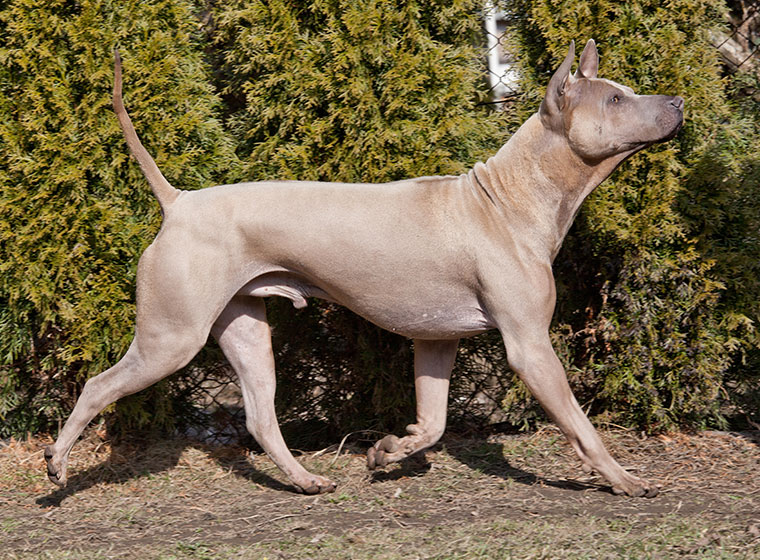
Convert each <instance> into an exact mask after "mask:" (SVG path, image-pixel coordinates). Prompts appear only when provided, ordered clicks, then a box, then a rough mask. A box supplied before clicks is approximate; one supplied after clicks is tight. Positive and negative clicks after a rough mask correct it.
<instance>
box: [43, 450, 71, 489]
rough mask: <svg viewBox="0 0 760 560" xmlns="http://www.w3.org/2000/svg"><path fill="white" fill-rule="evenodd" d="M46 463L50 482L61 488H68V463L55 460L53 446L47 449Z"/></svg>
mask: <svg viewBox="0 0 760 560" xmlns="http://www.w3.org/2000/svg"><path fill="white" fill-rule="evenodd" d="M45 462H46V463H47V473H48V478H49V479H50V482H52V483H53V484H55V485H56V486H60V487H61V488H65V486H66V482H67V480H66V463H65V462H64V461H61V460H60V459H56V458H55V452H54V451H53V448H52V446H51V445H48V446H47V447H45Z"/></svg>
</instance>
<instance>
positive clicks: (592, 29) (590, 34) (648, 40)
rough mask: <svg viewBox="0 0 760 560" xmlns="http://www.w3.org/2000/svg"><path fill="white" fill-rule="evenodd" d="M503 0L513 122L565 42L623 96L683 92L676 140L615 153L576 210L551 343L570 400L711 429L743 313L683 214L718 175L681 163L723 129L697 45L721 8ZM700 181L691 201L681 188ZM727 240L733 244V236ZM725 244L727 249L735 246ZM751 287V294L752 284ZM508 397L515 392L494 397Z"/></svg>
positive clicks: (613, 414) (650, 422)
mask: <svg viewBox="0 0 760 560" xmlns="http://www.w3.org/2000/svg"><path fill="white" fill-rule="evenodd" d="M504 5H505V7H506V8H507V9H508V10H509V11H510V13H512V14H513V15H514V19H515V29H514V40H515V44H516V45H517V46H518V47H517V48H518V49H519V52H520V53H521V54H522V55H523V56H522V58H521V59H520V72H521V76H522V81H521V87H522V88H523V91H524V96H523V98H522V99H521V100H520V102H519V104H518V111H517V112H518V114H519V115H520V116H521V117H522V116H524V115H525V114H526V113H527V112H528V111H532V110H533V109H534V108H535V106H536V105H537V104H538V101H539V100H540V98H541V96H542V95H543V91H544V89H545V84H546V81H547V79H548V77H549V75H550V72H551V71H552V69H553V68H554V67H556V65H557V64H558V63H559V61H561V60H562V58H563V56H564V54H565V53H566V49H567V45H568V44H569V42H570V40H571V39H575V40H576V42H580V43H581V44H582V43H583V42H585V41H586V40H587V39H588V38H594V39H596V40H597V42H598V44H599V49H600V55H601V63H600V76H602V77H604V78H609V79H612V80H615V81H618V82H620V83H623V84H626V85H629V86H631V87H632V88H633V89H634V90H635V91H636V92H637V93H642V94H657V93H665V94H679V95H682V96H683V97H684V98H685V99H686V124H685V127H684V129H683V130H682V131H681V132H680V133H679V135H678V136H677V138H676V139H675V140H672V141H670V142H668V143H666V144H663V145H658V146H655V147H652V148H649V149H647V150H645V151H644V152H641V153H639V154H637V155H636V156H634V157H633V158H631V159H630V160H628V161H627V162H626V163H625V164H623V166H622V167H621V168H620V169H619V170H618V171H617V172H616V173H615V174H613V176H612V177H611V178H610V179H608V180H607V181H606V182H605V183H603V184H602V185H601V186H600V187H599V188H598V189H597V190H596V191H595V192H594V193H593V194H592V195H591V196H590V197H589V200H588V201H587V202H586V204H585V205H584V207H583V210H582V212H581V215H580V216H579V218H578V220H577V223H576V225H575V227H574V228H573V231H572V232H571V235H570V236H569V238H568V239H567V241H566V243H565V246H564V249H563V251H562V253H561V254H560V255H559V256H558V259H557V262H556V263H555V271H556V275H557V277H558V280H559V282H560V286H559V298H558V309H557V319H558V323H559V325H558V327H557V328H556V329H555V331H554V338H555V341H556V345H557V346H558V347H559V349H560V350H561V354H562V357H563V359H564V361H565V363H566V365H567V366H568V369H569V371H570V374H571V379H572V381H573V382H574V384H575V387H576V391H577V392H578V393H579V400H580V401H581V402H582V403H585V404H584V408H589V409H590V410H591V412H592V413H593V414H596V415H599V416H600V418H601V419H606V420H610V421H614V422H618V423H624V424H627V425H635V426H638V427H642V428H644V427H646V428H649V429H664V428H669V427H672V426H675V425H678V424H680V425H692V426H700V425H704V424H705V423H713V424H715V423H718V424H720V423H721V422H723V420H724V419H723V415H722V412H723V411H722V410H721V409H720V406H721V404H722V402H723V401H722V397H723V396H724V395H726V394H728V393H727V379H728V378H727V377H726V376H727V375H728V372H729V371H730V370H731V368H732V367H733V364H735V363H736V361H737V360H740V359H741V354H740V353H739V350H740V349H744V350H747V349H749V348H751V346H752V344H753V342H752V340H753V337H754V333H753V332H752V330H753V329H752V322H751V320H750V319H749V317H748V315H750V316H751V315H752V313H753V312H752V310H751V309H749V308H747V307H746V306H741V307H737V305H735V303H736V298H733V297H732V296H730V295H729V294H730V292H731V291H732V290H734V289H735V288H737V287H738V286H736V285H735V284H732V281H733V278H732V272H730V270H729V269H730V266H727V265H726V262H727V259H725V258H724V259H721V261H722V262H718V258H717V256H718V255H717V251H715V250H708V248H709V247H708V246H709V245H711V244H712V243H713V242H712V241H709V240H707V239H706V238H704V235H703V232H701V231H699V229H698V227H695V226H696V222H695V221H693V220H691V219H689V216H688V215H689V214H695V213H697V214H700V213H701V211H698V212H695V210H694V207H695V205H700V206H701V205H704V204H705V199H710V200H711V201H712V202H711V203H710V204H711V205H713V206H714V205H715V204H716V199H717V198H718V197H725V193H723V191H722V189H724V187H723V186H722V185H721V184H720V182H721V181H722V180H723V179H728V178H729V177H730V174H729V173H727V174H726V175H724V176H722V177H716V176H713V177H712V178H709V179H708V178H707V176H706V175H705V174H704V173H703V172H704V171H706V170H705V169H702V171H699V168H698V167H695V166H697V165H699V164H698V162H700V161H704V157H705V154H706V153H708V152H709V151H711V150H713V151H714V150H715V149H718V148H716V142H717V140H718V136H721V135H723V134H725V130H726V127H731V126H733V124H732V119H734V114H733V113H732V112H731V111H730V106H729V104H728V102H727V99H726V92H725V87H724V83H723V80H722V79H721V77H720V74H719V65H718V53H717V51H716V49H715V48H714V47H713V46H712V45H711V44H710V42H709V40H708V39H709V34H710V32H711V30H713V29H715V28H716V27H717V26H719V25H721V24H722V23H721V22H722V19H721V15H722V13H723V10H724V5H723V3H722V2H720V1H716V0H674V1H671V2H665V3H663V2H655V1H650V0H635V1H631V2H612V1H605V0H589V1H580V2H572V3H568V2H550V1H546V0H516V1H511V2H505V3H504ZM729 135H730V133H729ZM718 150H719V151H720V150H722V148H719V149H718ZM721 153H723V155H724V156H725V155H726V152H725V150H724V151H722V152H721ZM695 173H696V175H697V176H696V177H695ZM702 181H707V184H705V183H702V188H701V195H700V197H699V198H696V197H695V194H696V192H695V191H696V189H695V188H693V185H694V183H695V182H702ZM707 185H709V188H708V186H707ZM708 191H709V192H708ZM719 206H720V204H719ZM724 210H725V208H724ZM703 217H704V216H703ZM745 225H746V224H745ZM755 227H757V222H755ZM742 235H746V232H745V233H744V234H742ZM700 236H702V239H701V241H700ZM738 236H739V235H738V234H737V238H734V239H733V241H735V242H737V243H741V241H740V239H738ZM708 237H709V235H708ZM712 246H713V249H714V248H715V246H714V244H713V245H712ZM733 251H734V255H735V256H736V255H738V253H740V252H741V247H740V246H735V247H734V249H733ZM755 270H756V267H755ZM735 273H736V271H734V272H733V274H734V275H735ZM753 289H754V290H755V292H754V297H757V296H758V292H757V287H756V284H755V287H754V288H753ZM731 301H733V302H734V303H731ZM756 309H757V308H756V307H755V311H754V318H755V319H756V318H757V313H756ZM521 399H522V393H521V392H520V391H519V390H518V391H515V392H513V393H511V394H510V396H509V397H508V399H507V403H508V405H515V404H517V403H519V402H522V401H521Z"/></svg>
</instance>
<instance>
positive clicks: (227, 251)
mask: <svg viewBox="0 0 760 560" xmlns="http://www.w3.org/2000/svg"><path fill="white" fill-rule="evenodd" d="M574 57H575V49H574V45H573V44H571V45H570V49H569V52H568V54H567V57H566V58H565V60H564V62H563V63H562V65H561V66H560V67H559V69H558V70H557V72H556V74H554V76H553V77H552V79H551V81H550V83H549V87H548V90H547V93H546V98H545V99H544V100H543V102H542V103H541V107H540V109H539V111H538V113H537V114H535V115H533V116H532V117H531V118H530V119H528V121H527V122H526V123H525V124H524V125H523V126H522V127H520V129H519V130H518V131H517V132H516V133H515V134H514V135H513V136H512V138H511V139H510V140H509V142H507V144H506V145H504V146H503V147H502V148H501V149H500V150H499V151H498V152H497V154H496V155H495V156H494V157H492V158H490V159H489V160H488V161H487V162H486V163H478V164H477V165H475V167H474V169H472V170H471V171H469V172H468V173H465V174H463V175H460V176H458V177H454V176H446V177H422V178H418V179H408V180H404V181H397V182H393V183H387V184H382V185H374V184H342V183H340V184H339V183H318V182H275V181H269V182H261V183H242V184H236V185H223V186H218V187H213V188H208V189H203V190H199V191H192V192H185V191H180V190H177V189H175V188H174V187H172V186H171V185H170V184H169V183H168V182H167V181H166V179H165V178H164V177H163V175H162V174H161V172H160V171H159V169H158V167H157V166H156V164H155V162H154V161H153V159H152V158H151V157H150V155H149V154H148V152H147V151H146V150H145V148H143V146H142V144H141V143H140V141H139V139H138V138H137V135H136V133H135V130H134V128H133V126H132V123H131V122H130V119H129V116H128V115H127V113H126V111H125V109H124V105H123V104H122V100H121V64H120V61H119V58H118V54H117V59H116V69H115V72H116V74H115V83H114V108H115V110H116V114H117V116H118V118H119V122H120V124H121V126H122V129H123V131H124V135H125V137H126V140H127V143H128V145H129V148H130V150H131V152H132V154H133V155H134V157H135V158H136V159H137V161H138V163H139V164H140V166H141V167H142V170H143V172H144V173H145V176H146V178H147V179H148V181H149V182H150V185H151V187H152V189H153V192H154V194H155V195H156V198H157V199H158V201H159V203H160V204H161V208H162V210H163V213H164V223H163V227H162V228H161V231H160V232H159V234H158V236H157V237H156V239H155V241H154V242H153V244H152V245H151V246H150V247H148V248H147V249H146V251H145V252H144V253H143V255H142V257H141V258H140V263H139V267H138V273H137V325H136V328H135V337H134V340H133V342H132V345H131V346H130V348H129V350H128V351H127V353H126V355H125V356H124V357H123V358H122V359H121V360H120V361H119V362H118V363H117V364H116V365H115V366H113V367H112V368H110V369H108V370H107V371H105V372H103V373H101V374H100V375H98V376H96V377H94V378H92V379H90V380H89V381H88V382H87V384H86V385H85V387H84V390H83V392H82V395H81V397H80V398H79V401H78V402H77V404H76V407H75V408H74V411H73V412H72V414H71V417H70V418H69V419H68V421H67V422H66V425H65V426H64V428H63V430H62V431H61V433H60V435H59V437H58V440H57V441H56V442H55V444H53V445H51V446H50V447H48V448H47V449H46V452H45V456H46V458H47V462H48V473H49V476H50V479H51V480H52V481H53V482H54V483H56V484H59V485H61V486H62V485H64V484H65V483H66V465H67V460H68V456H69V452H70V451H71V447H72V446H73V445H74V442H75V441H76V439H77V438H78V437H79V435H80V433H81V432H82V430H83V429H84V427H85V426H86V425H87V423H88V422H90V420H91V419H92V418H93V417H94V416H95V415H96V414H98V413H99V412H100V411H101V410H102V409H103V408H104V407H105V406H107V405H108V404H110V403H112V402H114V401H115V400H117V399H118V398H120V397H123V396H125V395H129V394H131V393H134V392H136V391H140V390H141V389H143V388H145V387H148V386H149V385H151V384H153V383H155V382H156V381H158V380H159V379H162V378H163V377H166V376H167V375H169V374H171V373H172V372H174V371H176V370H177V369H179V368H181V367H182V366H184V365H185V364H187V363H188V362H189V361H190V359H191V358H192V357H193V356H194V355H195V354H196V353H197V352H198V350H199V349H200V348H201V347H202V346H203V345H204V344H205V342H206V339H207V337H208V335H209V333H212V334H213V335H214V336H215V337H216V339H217V340H218V341H219V344H220V346H221V347H222V350H223V351H224V353H225V355H226V356H227V358H228V359H229V361H230V363H231V364H232V366H233V367H234V369H235V371H236V372H237V374H238V376H239V378H240V385H241V388H242V392H243V398H244V401H245V409H246V414H247V426H248V429H249V430H250V432H251V433H252V434H253V436H254V437H255V438H256V440H257V441H258V442H259V443H260V444H261V446H262V447H263V448H264V450H265V451H266V452H267V454H268V455H269V456H270V457H271V458H272V460H273V461H274V462H275V463H276V464H277V466H278V467H279V468H280V469H282V471H283V472H284V473H285V474H286V475H287V476H288V477H289V478H290V480H291V481H292V482H293V483H294V484H295V485H296V486H297V487H298V488H299V489H300V490H302V491H304V492H307V493H316V492H330V491H332V490H334V489H335V484H334V483H332V482H331V481H329V480H327V479H325V478H323V477H321V476H318V475H314V474H311V473H309V472H308V471H307V470H305V469H304V468H303V467H302V466H301V465H300V464H299V463H298V462H297V461H296V460H295V459H294V458H293V456H292V455H291V453H290V451H289V450H288V448H287V447H286V445H285V442H284V441H283V439H282V435H281V434H280V429H279V426H278V424H277V419H276V417H275V410H274V393H275V371H274V361H273V355H272V346H271V340H270V330H269V325H268V323H267V320H266V314H265V308H264V301H263V299H262V298H263V297H267V296H275V295H276V296H282V297H286V298H290V299H291V300H292V301H293V303H294V305H295V306H296V307H301V306H304V305H306V298H308V297H320V298H324V299H328V300H331V301H334V302H337V303H340V304H342V305H345V306H346V307H348V308H349V309H351V310H353V311H355V312H356V313H358V314H359V315H361V316H362V317H364V318H366V319H368V320H369V321H372V322H373V323H375V324H376V325H379V326H381V327H383V328H385V329H388V330H391V331H393V332H396V333H399V334H402V335H404V336H407V337H410V338H413V339H414V350H415V357H414V366H415V385H416V394H417V422H416V423H415V424H412V425H411V426H409V427H408V428H407V430H408V432H409V435H407V436H406V437H403V438H400V439H399V438H397V437H395V436H388V437H386V438H384V439H383V440H381V441H379V442H377V443H376V444H375V446H374V447H372V448H371V449H369V451H368V453H367V462H368V465H369V467H370V468H375V467H376V466H384V465H386V464H388V463H391V462H394V461H399V460H401V459H403V458H405V457H408V456H409V455H411V454H413V453H416V452H417V451H420V450H422V449H425V448H426V447H429V446H430V445H432V444H434V443H435V442H436V441H437V440H438V439H439V438H440V436H441V434H442V433H443V431H444V427H445V425H446V404H447V396H448V387H449V376H450V374H451V369H452V367H453V364H454V357H455V354H456V350H457V342H458V340H459V339H460V338H462V337H467V336H472V335H475V334H478V333H482V332H484V331H486V330H488V329H493V328H496V329H499V331H500V332H501V334H502V336H503V339H504V344H505V345H506V350H507V356H508V359H509V364H510V367H512V368H513V369H514V371H516V372H517V373H518V375H519V376H520V378H521V379H522V380H523V381H524V382H525V384H526V385H527V386H528V387H529V389H530V390H531V391H532V393H533V394H534V395H535V397H536V398H537V399H538V400H539V402H540V403H541V405H542V406H543V407H544V409H545V410H546V411H547V413H548V414H549V415H550V416H551V418H552V419H553V420H554V421H555V422H556V423H557V424H558V425H559V427H560V428H561V429H562V432H563V433H564V434H565V435H566V436H567V438H568V439H569V441H570V443H571V444H572V446H573V448H574V449H575V451H576V452H577V453H578V456H579V457H580V459H581V461H582V462H583V465H584V469H585V470H591V469H595V470H596V471H598V472H599V473H600V474H601V475H602V476H604V477H605V478H606V479H607V480H608V481H609V482H610V483H611V484H612V488H613V490H614V491H615V492H616V493H623V492H624V493H626V494H629V495H631V496H642V495H646V496H653V495H655V494H656V493H657V488H656V487H655V486H653V485H651V484H649V483H648V482H646V481H644V480H641V479H639V478H636V477H634V476H632V475H630V474H628V473H627V472H626V471H625V470H623V469H622V468H621V467H620V465H618V463H617V462H615V460H614V459H613V458H612V457H611V456H610V455H609V453H608V452H607V450H606V449H605V448H604V446H603V444H602V442H601V440H600V439H599V436H598V435H597V433H596V431H595V430H594V428H593V426H592V425H591V423H590V422H589V420H588V419H587V418H586V416H585V414H584V413H583V411H582V410H581V408H580V407H579V406H578V403H577V402H576V400H575V398H574V397H573V395H572V393H571V392H570V388H569V386H568V383H567V380H566V377H565V372H564V370H563V368H562V365H561V364H560V362H559V360H558V359H557V357H556V356H555V354H554V351H553V350H552V347H551V344H550V342H549V323H550V321H551V318H552V312H553V309H554V303H555V287H554V279H553V277H552V261H553V259H554V257H555V255H556V254H557V252H558V251H559V248H560V245H561V244H562V241H563V239H564V237H565V235H566V233H567V231H568V229H569V228H570V225H571V223H572V221H573V219H574V217H575V215H576V213H577V211H578V208H579V207H580V205H581V203H582V202H583V200H584V198H585V197H586V196H587V195H588V194H589V193H590V192H591V191H592V190H593V189H594V188H595V187H596V186H597V185H598V184H599V183H601V182H602V181H603V180H604V179H605V178H606V177H607V176H608V175H609V174H610V173H611V172H612V171H613V170H614V169H615V168H616V167H617V166H618V165H620V163H621V162H622V161H623V160H624V159H626V158H627V157H629V156H630V155H631V154H633V153H635V152H637V151H638V150H641V149H642V148H645V147H647V146H649V145H651V144H653V143H655V142H661V141H664V140H667V139H669V138H672V137H673V136H674V135H675V133H676V132H677V131H678V130H679V129H680V127H681V123H682V120H683V112H682V109H683V99H682V98H680V97H670V96H660V95H652V96H649V95H648V96H638V95H635V94H634V93H633V91H631V90H630V89H629V88H627V87H625V86H621V85H618V84H616V83H614V82H610V81H606V80H601V79H598V78H597V77H596V74H597V67H598V55H597V51H596V46H595V44H594V42H593V41H589V42H588V44H587V45H586V48H585V49H584V51H583V54H582V55H581V58H580V66H579V68H578V70H577V71H576V73H575V74H574V75H571V74H570V68H571V65H572V63H573V60H574Z"/></svg>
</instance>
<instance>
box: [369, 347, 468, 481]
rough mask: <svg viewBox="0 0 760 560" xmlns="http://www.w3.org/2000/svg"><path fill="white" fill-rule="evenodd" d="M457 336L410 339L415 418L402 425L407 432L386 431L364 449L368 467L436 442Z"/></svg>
mask: <svg viewBox="0 0 760 560" xmlns="http://www.w3.org/2000/svg"><path fill="white" fill-rule="evenodd" d="M458 345H459V340H415V341H414V388H415V392H416V395H417V422H416V423H415V424H411V425H409V426H407V427H406V431H407V432H409V435H408V436H405V437H403V438H398V437H396V436H394V435H389V436H386V437H384V438H383V439H381V440H380V441H378V442H377V443H375V445H374V446H372V447H370V448H369V449H368V450H367V466H368V467H369V468H370V469H374V468H375V467H384V466H385V465H387V464H388V463H393V462H396V461H400V460H401V459H404V458H405V457H409V456H410V455H413V454H414V453H417V452H418V451H422V450H423V449H426V448H428V447H430V446H431V445H433V444H434V443H435V442H437V441H438V440H439V439H440V437H441V436H442V435H443V431H444V430H445V429H446V407H447V404H448V397H449V379H450V378H451V370H452V369H453V367H454V360H455V358H456V355H457V346H458Z"/></svg>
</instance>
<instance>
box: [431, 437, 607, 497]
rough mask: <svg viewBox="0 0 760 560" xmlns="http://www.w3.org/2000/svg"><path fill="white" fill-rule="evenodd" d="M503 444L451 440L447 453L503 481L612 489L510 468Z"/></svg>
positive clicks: (575, 487)
mask: <svg viewBox="0 0 760 560" xmlns="http://www.w3.org/2000/svg"><path fill="white" fill-rule="evenodd" d="M504 449H505V446H504V444H501V443H489V442H486V441H483V442H479V443H474V442H472V441H470V442H469V443H468V444H463V443H461V442H456V441H455V442H451V443H449V444H448V445H447V447H446V450H447V451H448V453H449V454H450V455H451V456H452V457H454V458H456V459H457V460H458V461H461V462H462V463H463V464H465V465H467V466H468V467H470V468H471V469H473V470H477V471H479V472H481V473H483V474H486V475H488V476H496V477H498V478H502V479H504V480H514V481H515V482H518V483H520V484H525V485H527V486H535V485H541V486H549V487H552V488H558V489H560V490H573V491H576V492H582V491H586V490H596V491H599V492H605V493H607V494H612V488H611V487H609V486H605V485H600V484H592V483H586V482H581V481H578V480H567V479H560V480H552V479H549V478H546V477H543V476H537V475H535V474H533V473H531V472H528V471H525V470H523V469H521V468H519V467H514V466H512V465H510V464H509V462H508V461H507V460H506V459H505V457H504Z"/></svg>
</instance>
